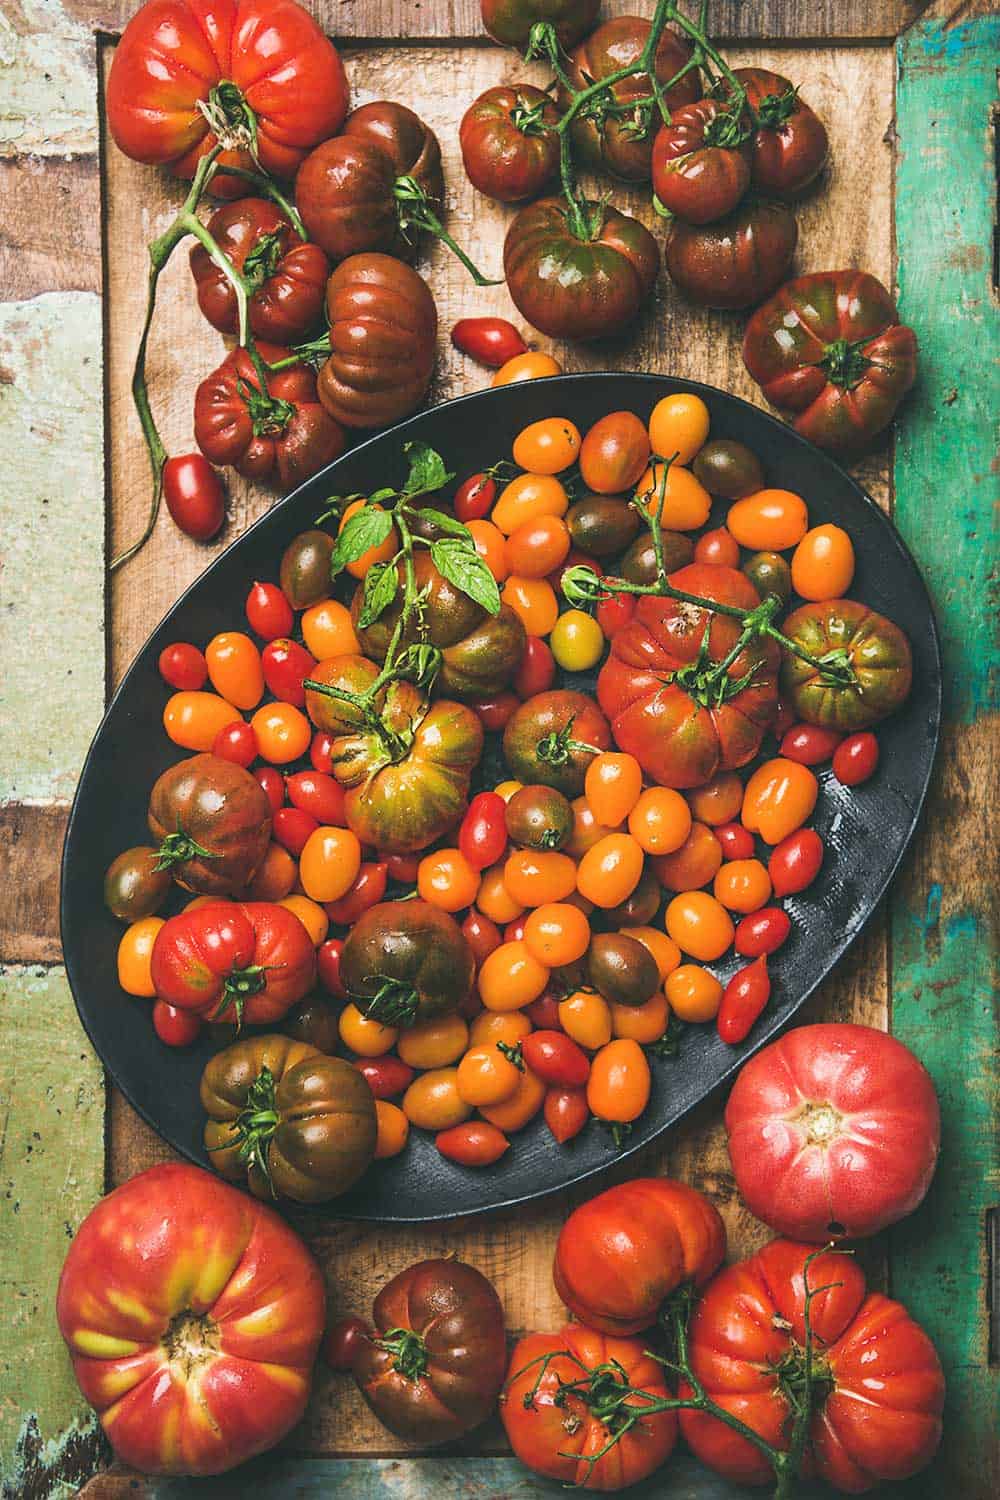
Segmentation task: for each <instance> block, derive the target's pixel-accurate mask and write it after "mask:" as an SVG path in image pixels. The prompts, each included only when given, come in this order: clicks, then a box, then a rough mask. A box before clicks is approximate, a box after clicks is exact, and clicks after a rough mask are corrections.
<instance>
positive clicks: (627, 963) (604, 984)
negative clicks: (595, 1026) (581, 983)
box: [587, 932, 660, 1005]
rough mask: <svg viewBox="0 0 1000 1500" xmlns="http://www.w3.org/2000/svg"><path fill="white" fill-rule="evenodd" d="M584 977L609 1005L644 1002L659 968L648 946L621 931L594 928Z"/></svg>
mask: <svg viewBox="0 0 1000 1500" xmlns="http://www.w3.org/2000/svg"><path fill="white" fill-rule="evenodd" d="M587 979H588V980H589V982H590V983H591V984H592V985H593V987H594V989H595V990H596V991H597V992H598V994H599V995H603V996H604V998H605V1000H607V1001H608V1002H609V1003H610V1004H613V1005H645V1003H646V1001H647V1000H649V999H651V998H652V996H653V995H654V994H655V993H656V988H657V985H658V984H659V982H660V971H659V969H658V967H657V964H656V960H655V959H654V958H653V955H652V954H651V953H650V951H649V949H648V948H647V947H646V946H645V945H644V944H643V943H640V942H639V940H638V938H634V937H628V936H627V934H625V933H623V932H595V933H594V936H593V937H592V938H591V941H590V949H589V951H588V953H587Z"/></svg>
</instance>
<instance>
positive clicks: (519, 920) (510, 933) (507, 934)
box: [503, 917, 527, 943]
mask: <svg viewBox="0 0 1000 1500" xmlns="http://www.w3.org/2000/svg"><path fill="white" fill-rule="evenodd" d="M526 920H527V918H526V917H515V918H514V920H513V922H508V923H507V926H506V927H505V928H504V930H503V940H504V942H505V943H523V942H524V924H525V921H526Z"/></svg>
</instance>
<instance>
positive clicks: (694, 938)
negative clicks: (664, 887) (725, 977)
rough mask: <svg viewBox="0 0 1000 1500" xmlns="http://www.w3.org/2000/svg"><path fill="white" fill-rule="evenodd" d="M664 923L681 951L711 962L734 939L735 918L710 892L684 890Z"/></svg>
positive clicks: (675, 899)
mask: <svg viewBox="0 0 1000 1500" xmlns="http://www.w3.org/2000/svg"><path fill="white" fill-rule="evenodd" d="M664 926H665V927H666V929H667V934H668V936H670V937H672V938H673V940H674V942H675V943H676V944H677V946H678V948H680V950H681V952H682V953H687V954H689V955H690V956H691V957H692V958H697V959H700V960H701V962H702V963H710V962H711V961H712V959H715V958H721V957H722V955H723V954H724V953H725V951H726V949H727V948H729V947H730V946H731V944H732V941H733V921H732V918H731V917H730V915H729V913H728V912H727V911H726V909H725V907H724V906H723V905H722V904H721V903H720V902H718V901H717V900H716V899H715V897H714V896H710V895H709V894H708V892H707V891H685V892H683V893H682V894H681V895H678V896H675V897H674V899H673V900H672V901H671V903H670V905H669V906H668V907H667V911H666V916H665V918H664Z"/></svg>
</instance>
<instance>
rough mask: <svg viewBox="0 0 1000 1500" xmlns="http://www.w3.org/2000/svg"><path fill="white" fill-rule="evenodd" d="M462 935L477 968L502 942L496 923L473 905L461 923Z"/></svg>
mask: <svg viewBox="0 0 1000 1500" xmlns="http://www.w3.org/2000/svg"><path fill="white" fill-rule="evenodd" d="M466 857H468V856H466ZM462 936H463V937H464V938H465V941H466V942H467V943H468V945H469V947H470V948H471V949H472V956H473V958H474V959H475V960H476V968H477V969H478V968H479V967H480V966H481V965H482V963H483V960H484V959H487V958H489V956H490V954H491V953H493V952H494V951H495V949H497V948H499V946H500V944H501V943H502V942H503V938H502V937H501V935H500V929H499V927H498V926H497V924H496V923H495V922H491V921H490V919H489V917H484V916H483V914H482V912H480V911H476V909H475V908H474V907H473V909H472V911H470V912H469V915H468V916H467V917H466V919H465V921H464V922H463V923H462Z"/></svg>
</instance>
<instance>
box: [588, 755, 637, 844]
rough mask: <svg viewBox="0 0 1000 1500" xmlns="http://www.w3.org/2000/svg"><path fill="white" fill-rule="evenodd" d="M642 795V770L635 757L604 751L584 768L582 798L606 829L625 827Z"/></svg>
mask: <svg viewBox="0 0 1000 1500" xmlns="http://www.w3.org/2000/svg"><path fill="white" fill-rule="evenodd" d="M641 791H642V767H641V766H640V764H639V762H638V761H637V760H636V758H635V756H634V755H621V754H619V753H618V752H617V751H611V750H605V751H604V752H602V754H600V755H595V756H594V758H593V760H592V761H591V762H590V765H589V766H588V767H587V774H586V776H585V777H584V782H583V795H584V796H585V797H586V799H587V801H588V803H589V804H590V807H591V810H592V811H593V814H594V817H595V818H596V819H597V820H598V822H600V823H603V824H604V825H605V826H606V827H608V828H617V827H618V824H619V823H624V821H625V819H626V818H627V817H628V815H629V813H630V812H631V811H632V809H633V808H634V807H635V805H636V803H637V802H638V800H639V794H640V793H641Z"/></svg>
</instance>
